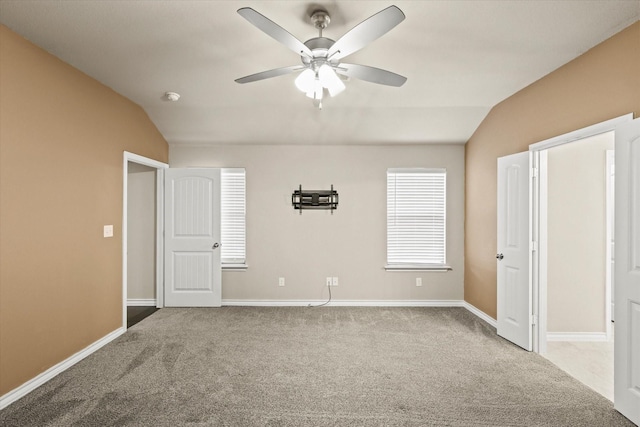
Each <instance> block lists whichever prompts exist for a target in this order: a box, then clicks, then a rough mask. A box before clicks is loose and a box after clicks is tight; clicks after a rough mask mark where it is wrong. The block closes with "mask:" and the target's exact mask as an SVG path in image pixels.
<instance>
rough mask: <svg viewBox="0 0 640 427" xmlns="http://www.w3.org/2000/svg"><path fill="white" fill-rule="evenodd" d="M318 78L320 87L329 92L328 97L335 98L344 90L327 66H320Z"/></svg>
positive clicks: (342, 84)
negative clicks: (320, 83)
mask: <svg viewBox="0 0 640 427" xmlns="http://www.w3.org/2000/svg"><path fill="white" fill-rule="evenodd" d="M318 78H319V79H320V81H321V82H322V85H323V86H324V87H326V88H327V90H329V95H331V96H336V95H338V94H339V93H340V92H342V91H343V90H344V89H345V85H344V83H342V80H340V77H338V75H337V74H336V72H335V70H334V69H333V68H331V67H330V66H329V65H327V64H323V65H322V66H320V69H319V70H318Z"/></svg>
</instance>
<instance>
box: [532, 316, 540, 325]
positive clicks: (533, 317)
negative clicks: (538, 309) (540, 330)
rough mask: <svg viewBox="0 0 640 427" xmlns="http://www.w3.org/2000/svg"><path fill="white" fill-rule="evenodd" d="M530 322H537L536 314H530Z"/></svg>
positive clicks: (535, 323) (534, 323)
mask: <svg viewBox="0 0 640 427" xmlns="http://www.w3.org/2000/svg"><path fill="white" fill-rule="evenodd" d="M531 324H532V325H534V326H535V325H537V324H538V316H537V315H535V314H532V315H531Z"/></svg>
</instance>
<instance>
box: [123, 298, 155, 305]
mask: <svg viewBox="0 0 640 427" xmlns="http://www.w3.org/2000/svg"><path fill="white" fill-rule="evenodd" d="M127 306H129V307H155V306H156V300H155V298H151V299H134V298H131V299H127Z"/></svg>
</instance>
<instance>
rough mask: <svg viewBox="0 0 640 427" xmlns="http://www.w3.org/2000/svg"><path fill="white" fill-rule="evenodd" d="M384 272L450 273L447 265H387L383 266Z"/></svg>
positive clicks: (449, 267)
mask: <svg viewBox="0 0 640 427" xmlns="http://www.w3.org/2000/svg"><path fill="white" fill-rule="evenodd" d="M384 269H385V270H386V271H436V272H438V271H439V272H445V271H452V270H453V268H451V266H450V265H447V264H433V265H424V264H422V265H421V264H391V265H389V264H387V265H385V266H384Z"/></svg>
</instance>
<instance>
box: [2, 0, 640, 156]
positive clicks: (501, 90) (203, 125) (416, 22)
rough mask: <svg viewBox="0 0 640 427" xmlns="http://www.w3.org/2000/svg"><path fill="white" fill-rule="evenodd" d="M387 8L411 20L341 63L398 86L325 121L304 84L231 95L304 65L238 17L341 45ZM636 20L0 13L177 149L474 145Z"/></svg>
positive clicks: (465, 7)
mask: <svg viewBox="0 0 640 427" xmlns="http://www.w3.org/2000/svg"><path fill="white" fill-rule="evenodd" d="M391 4H395V5H396V6H398V7H399V8H400V9H401V10H402V11H403V12H404V14H405V15H406V19H405V20H404V21H403V22H402V23H400V24H399V25H398V26H397V27H395V28H394V29H392V30H391V31H390V32H388V33H387V34H385V35H384V36H382V37H381V38H380V39H378V40H376V41H374V42H372V43H371V44H370V45H368V46H366V47H365V48H363V49H362V50H360V51H358V52H355V53H353V54H352V55H350V56H348V57H347V58H345V60H347V59H348V62H350V63H355V64H364V65H369V66H373V67H377V68H383V69H387V70H389V71H393V72H395V73H398V74H401V75H403V76H406V77H407V78H408V80H407V82H406V83H405V84H404V85H403V86H402V87H399V88H396V87H388V86H381V85H376V84H373V83H369V82H365V81H361V80H356V79H350V80H348V81H346V82H345V84H346V86H347V88H346V90H345V91H344V92H343V93H341V94H339V95H337V96H336V97H334V98H328V99H326V100H325V101H324V103H323V109H322V110H319V109H317V108H316V107H314V105H313V102H312V101H311V100H310V99H309V98H307V97H306V96H305V95H304V94H303V93H301V92H299V91H298V90H297V89H296V87H295V86H294V83H293V82H294V79H295V74H290V75H285V76H280V77H276V78H272V79H268V80H263V81H258V82H253V83H247V84H242V85H241V84H237V83H235V82H234V80H235V79H236V78H238V77H242V76H246V75H249V74H253V73H256V72H260V71H264V70H268V69H273V68H278V67H284V66H289V65H297V64H300V57H299V56H296V54H295V53H293V52H292V51H290V50H288V49H287V48H285V47H284V46H283V45H280V44H279V43H278V42H276V41H275V40H273V39H272V38H270V37H268V36H267V35H266V34H264V33H263V32H261V31H260V30H258V29H257V28H256V27H254V26H253V25H251V24H250V23H249V22H248V21H246V20H245V19H243V18H242V17H241V16H240V15H239V14H238V13H236V11H237V9H239V8H240V7H252V8H254V9H255V10H256V11H258V12H260V13H261V14H263V15H265V16H266V17H268V18H269V19H271V20H272V21H274V22H276V23H277V24H279V25H280V26H282V27H283V28H284V29H286V30H287V31H289V32H290V33H291V34H293V35H294V36H295V37H297V38H298V39H299V40H301V41H303V42H304V41H306V40H307V39H310V38H312V37H316V36H317V35H318V33H317V30H316V29H315V28H314V27H313V26H312V24H311V23H310V20H309V15H310V13H311V12H312V11H314V10H316V9H319V8H323V9H325V10H327V11H328V12H329V14H330V17H331V23H330V25H329V27H328V28H327V29H326V30H325V31H324V36H326V37H329V38H331V39H334V40H338V39H339V38H340V37H341V36H342V35H343V34H345V33H346V32H347V31H349V30H350V29H351V28H353V27H354V26H356V25H357V24H358V23H360V22H361V21H363V20H365V19H366V18H368V17H369V16H371V15H373V14H375V13H377V12H379V11H380V10H382V9H384V8H386V7H387V6H389V5H391ZM638 19H640V0H604V1H599V0H588V1H580V0H575V1H560V0H558V1H533V0H531V1H528V0H525V1H486V0H469V1H465V0H460V1H418V0H409V1H405V0H402V1H396V2H393V3H392V2H383V1H319V2H307V1H242V2H240V1H190V0H166V1H112V0H102V1H97V0H94V1H68V0H47V1H44V0H40V1H34V0H18V1H14V0H1V1H0V22H2V23H3V24H5V25H6V26H8V27H9V28H11V29H12V30H13V31H15V32H17V33H18V34H20V35H22V36H24V37H25V38H27V39H29V40H31V41H32V42H34V43H35V44H37V45H38V46H41V47H42V48H44V49H46V50H47V51H49V52H51V53H52V54H54V55H55V56H57V57H59V58H61V59H62V60H63V61H65V62H68V63H69V64H71V65H73V66H74V67H76V68H78V69H80V70H82V71H83V72H85V73H86V74H88V75H90V76H92V77H94V78H95V79H97V80H98V81H100V82H102V83H104V84H105V85H107V86H109V87H111V88H113V89H114V90H115V91H116V92H118V93H120V94H122V95H124V96H125V97H127V98H129V99H131V100H132V101H133V102H135V103H137V104H139V105H140V106H142V108H144V109H145V111H146V112H147V114H148V115H149V117H150V118H151V120H152V121H153V122H154V123H155V124H156V126H157V127H158V129H159V130H160V132H161V133H162V134H163V135H164V137H165V138H166V139H167V141H168V142H169V143H170V144H185V143H202V144H386V143H389V144H413V143H464V142H466V141H467V140H468V139H469V137H470V136H471V135H472V134H473V132H474V131H475V129H476V128H477V127H478V125H479V124H480V123H481V121H482V120H483V119H484V117H485V116H486V115H487V113H488V112H489V111H490V109H491V108H492V107H493V106H494V105H496V104H497V103H499V102H500V101H502V100H503V99H505V98H507V97H509V96H510V95H512V94H514V93H515V92H517V91H519V90H520V89H522V88H524V87H526V86H527V85H529V84H531V83H533V82H534V81H536V80H538V79H540V78H541V77H543V76H545V75H546V74H548V73H550V72H551V71H553V70H555V69H557V68H558V67H560V66H562V65H563V64H565V63H567V62H569V61H570V60H572V59H574V58H576V57H577V56H579V55H581V54H582V53H584V52H585V51H587V50H589V49H590V48H592V47H593V46H595V45H597V44H598V43H600V42H602V41H603V40H605V39H607V38H609V37H610V36H612V35H613V34H615V33H616V32H618V31H620V30H621V29H623V28H625V27H626V26H628V25H630V24H632V23H633V22H635V21H637V20H638ZM2 60H4V58H3V59H2ZM612 66H614V65H613V64H612ZM167 91H174V92H178V93H179V94H180V95H181V98H180V100H179V101H178V102H169V101H167V100H166V99H165V98H164V97H163V95H164V93H165V92H167Z"/></svg>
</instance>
